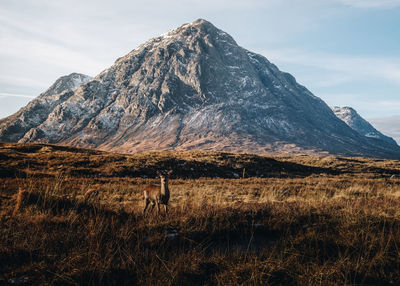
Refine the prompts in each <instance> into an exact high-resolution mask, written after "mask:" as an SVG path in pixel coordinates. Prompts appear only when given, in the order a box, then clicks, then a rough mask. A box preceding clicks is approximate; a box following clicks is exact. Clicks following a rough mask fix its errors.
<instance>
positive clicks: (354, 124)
mask: <svg viewBox="0 0 400 286" xmlns="http://www.w3.org/2000/svg"><path fill="white" fill-rule="evenodd" d="M331 109H332V111H333V112H334V113H335V115H336V116H337V117H338V118H339V119H341V120H343V121H344V122H345V123H346V124H347V125H349V126H350V127H351V128H353V129H354V130H355V131H357V132H358V133H360V134H361V135H363V136H366V137H368V138H373V139H378V140H382V141H385V142H387V143H390V144H394V145H397V143H396V141H394V139H393V138H391V137H388V136H385V135H383V134H382V133H381V132H379V131H378V130H376V129H375V128H374V127H373V126H372V125H371V124H370V123H369V122H368V121H366V120H365V119H364V118H362V117H361V116H360V115H359V114H358V113H357V111H355V110H354V109H353V108H351V107H348V106H345V107H338V106H332V107H331Z"/></svg>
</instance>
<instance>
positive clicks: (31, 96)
mask: <svg viewBox="0 0 400 286" xmlns="http://www.w3.org/2000/svg"><path fill="white" fill-rule="evenodd" d="M4 97H22V98H35V97H36V96H33V95H28V94H15V93H6V92H0V98H4Z"/></svg>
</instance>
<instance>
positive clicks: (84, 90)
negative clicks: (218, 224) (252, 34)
mask: <svg viewBox="0 0 400 286" xmlns="http://www.w3.org/2000/svg"><path fill="white" fill-rule="evenodd" d="M41 97H42V100H43V101H44V100H45V98H43V96H41ZM49 98H50V99H49V100H48V101H49V103H48V104H47V105H46V108H44V109H45V111H46V112H44V113H43V114H44V115H43V116H40V118H38V119H36V117H37V112H36V111H35V104H32V103H30V104H28V106H27V107H25V108H24V109H23V110H22V111H20V112H19V113H17V114H15V115H13V116H11V117H9V118H6V119H4V120H3V121H2V122H1V123H0V130H1V131H0V134H1V140H2V141H19V142H31V141H37V142H48V143H58V144H66V145H72V146H78V147H89V148H98V149H101V150H108V151H116V152H123V153H132V152H137V151H145V150H160V149H175V150H189V149H209V150H225V151H235V152H253V153H267V152H290V153H300V152H329V153H333V154H343V155H365V156H375V157H395V158H400V148H398V147H397V146H394V145H393V144H389V143H384V144H376V143H374V142H371V141H370V140H368V138H366V137H365V136H362V135H360V134H359V133H358V132H356V131H354V130H353V129H352V128H350V127H348V126H347V125H346V124H345V123H344V122H343V121H342V120H339V119H338V118H337V117H336V116H335V114H334V113H333V112H332V110H331V109H330V108H329V107H328V106H327V105H326V104H325V103H324V102H323V101H322V100H321V99H320V98H318V97H316V96H314V95H313V94H312V93H311V92H310V91H308V90H307V89H306V88H305V87H304V86H302V85H300V84H298V83H297V82H296V80H295V78H294V77H293V76H291V75H290V74H288V73H284V72H281V71H280V70H279V69H278V68H277V67H276V66H275V65H274V64H272V63H270V62H269V61H268V60H267V59H266V58H265V57H263V56H261V55H258V54H255V53H253V52H250V51H248V50H246V49H244V48H242V47H240V46H238V45H237V43H236V42H235V40H234V39H233V38H232V37H231V36H230V35H228V34H227V33H225V32H224V31H221V30H219V29H218V28H216V27H215V26H213V25H212V24H211V23H209V22H207V21H205V20H202V19H199V20H197V21H195V22H193V23H190V24H185V25H183V26H181V27H179V28H177V29H175V30H172V31H170V32H168V33H166V34H164V35H161V36H159V37H156V38H153V39H151V40H149V41H147V42H146V43H144V44H143V45H141V46H139V47H138V48H137V49H135V50H133V51H131V52H130V53H128V54H127V55H125V56H123V57H121V58H119V59H117V60H116V62H115V63H114V65H112V66H111V67H110V68H108V69H106V70H104V71H103V72H101V73H100V74H99V75H97V76H96V77H95V78H93V79H92V80H90V81H89V82H87V83H85V84H82V85H80V86H79V87H78V88H77V89H76V90H74V91H72V90H70V91H65V92H62V93H60V94H58V95H52V96H50V97H49ZM53 98H56V99H57V101H56V100H53ZM15 120H20V121H23V122H25V121H29V122H34V123H35V124H31V125H30V127H31V128H24V129H22V128H12V127H11V128H10V127H8V126H10V125H12V124H11V122H13V121H15Z"/></svg>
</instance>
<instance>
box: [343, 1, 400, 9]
mask: <svg viewBox="0 0 400 286" xmlns="http://www.w3.org/2000/svg"><path fill="white" fill-rule="evenodd" d="M337 1H339V2H340V3H342V4H344V5H346V6H350V7H355V8H381V9H386V8H393V7H398V6H400V0H337Z"/></svg>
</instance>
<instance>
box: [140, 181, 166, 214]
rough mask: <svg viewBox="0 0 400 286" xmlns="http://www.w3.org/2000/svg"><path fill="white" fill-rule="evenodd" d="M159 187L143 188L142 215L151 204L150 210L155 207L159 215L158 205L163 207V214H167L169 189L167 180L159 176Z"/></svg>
mask: <svg viewBox="0 0 400 286" xmlns="http://www.w3.org/2000/svg"><path fill="white" fill-rule="evenodd" d="M160 179H161V186H154V185H150V186H146V187H145V188H144V192H143V194H144V201H145V207H144V210H143V214H145V213H146V210H147V208H148V207H149V204H150V203H151V204H152V205H151V209H154V206H156V205H157V209H158V213H160V205H164V209H165V213H168V201H169V196H170V193H169V188H168V178H167V177H166V176H165V175H160Z"/></svg>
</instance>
